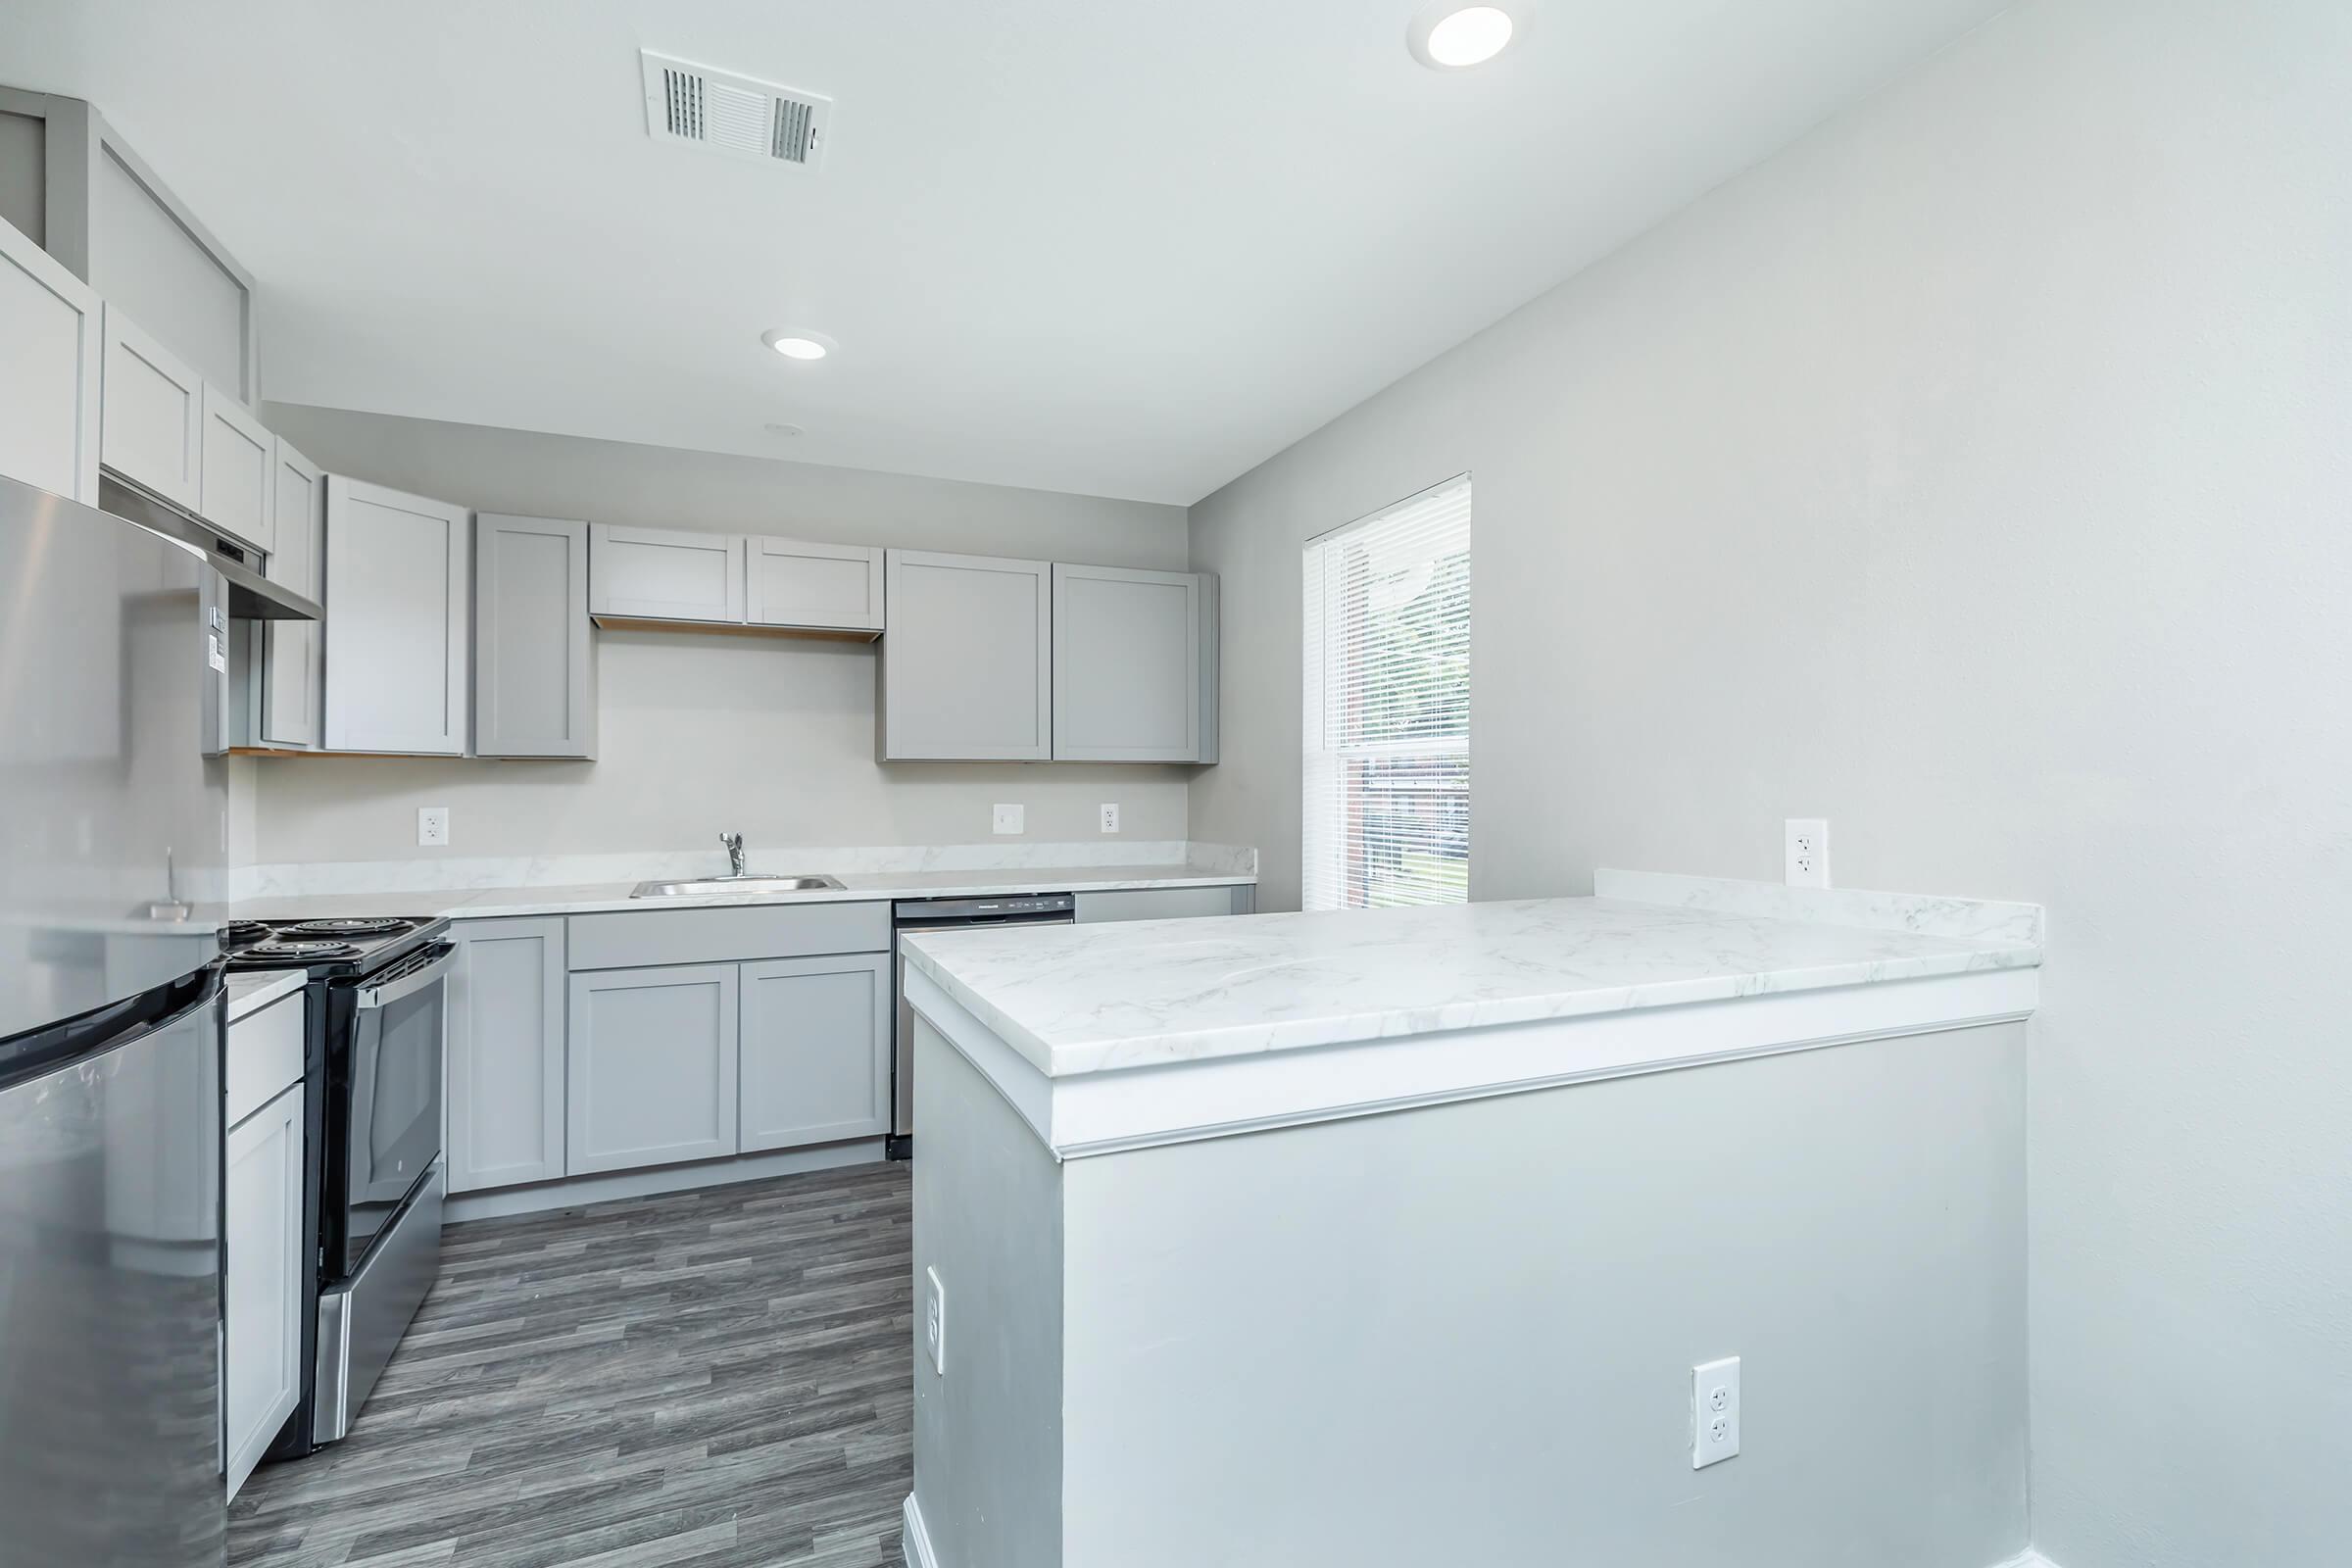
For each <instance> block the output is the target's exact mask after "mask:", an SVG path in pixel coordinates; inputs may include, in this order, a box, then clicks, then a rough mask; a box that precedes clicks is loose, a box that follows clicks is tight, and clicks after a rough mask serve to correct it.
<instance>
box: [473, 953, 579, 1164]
mask: <svg viewBox="0 0 2352 1568" xmlns="http://www.w3.org/2000/svg"><path fill="white" fill-rule="evenodd" d="M451 934H452V936H453V938H454V939H455V940H456V942H457V945H458V958H457V962H456V963H455V964H454V965H453V966H452V967H451V969H450V972H449V1102H448V1103H449V1190H450V1192H452V1193H453V1194H454V1193H471V1192H479V1191H482V1190H483V1189H485V1188H492V1187H514V1186H517V1185H519V1184H521V1183H523V1182H544V1181H554V1180H556V1179H558V1178H559V1177H561V1176H562V1175H563V1174H564V921H563V919H562V918H561V917H560V916H545V917H537V918H531V919H515V920H462V921H459V922H458V923H457V925H456V926H455V928H454V929H453V931H452V933H451Z"/></svg>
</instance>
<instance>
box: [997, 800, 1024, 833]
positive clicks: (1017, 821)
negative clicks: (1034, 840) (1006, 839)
mask: <svg viewBox="0 0 2352 1568" xmlns="http://www.w3.org/2000/svg"><path fill="white" fill-rule="evenodd" d="M1028 814H1029V812H1028V809H1026V808H1024V807H1019V806H1000V807H998V808H997V815H996V826H997V831H998V832H1000V833H1020V832H1025V831H1026V829H1024V828H1023V827H1022V826H1021V822H1022V819H1023V818H1025V817H1027V816H1028Z"/></svg>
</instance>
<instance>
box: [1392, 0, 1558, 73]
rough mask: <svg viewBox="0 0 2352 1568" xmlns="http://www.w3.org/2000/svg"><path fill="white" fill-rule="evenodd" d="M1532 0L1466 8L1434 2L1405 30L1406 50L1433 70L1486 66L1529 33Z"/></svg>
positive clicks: (1458, 1)
mask: <svg viewBox="0 0 2352 1568" xmlns="http://www.w3.org/2000/svg"><path fill="white" fill-rule="evenodd" d="M1533 9H1534V7H1533V5H1532V4H1531V3H1530V0H1513V3H1512V4H1510V5H1507V6H1500V5H1465V4H1463V3H1462V0H1435V3H1433V4H1430V5H1426V6H1423V7H1422V8H1421V9H1420V10H1419V11H1417V12H1415V13H1413V20H1412V23H1411V25H1409V26H1407V27H1406V28H1405V33H1404V42H1405V47H1406V48H1408V49H1410V50H1412V52H1413V58H1414V59H1415V60H1418V61H1420V62H1421V63H1422V64H1423V65H1425V66H1427V67H1429V68H1430V70H1432V71H1467V70H1469V69H1470V68H1471V67H1472V66H1483V65H1485V64H1486V63H1487V62H1488V61H1490V60H1493V59H1494V58H1495V56H1497V55H1499V54H1501V53H1503V52H1504V51H1505V50H1507V49H1509V48H1510V47H1511V46H1512V45H1514V44H1516V43H1517V42H1518V41H1519V40H1520V39H1521V38H1522V37H1524V36H1526V33H1527V19H1528V13H1529V12H1530V11H1532V10H1533Z"/></svg>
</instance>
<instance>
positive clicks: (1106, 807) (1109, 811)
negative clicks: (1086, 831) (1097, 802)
mask: <svg viewBox="0 0 2352 1568" xmlns="http://www.w3.org/2000/svg"><path fill="white" fill-rule="evenodd" d="M1118 830H1119V809H1118V807H1117V806H1116V805H1114V804H1113V803H1111V802H1109V801H1104V802H1103V832H1105V833H1116V832H1117V831H1118Z"/></svg>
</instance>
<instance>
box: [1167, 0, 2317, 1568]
mask: <svg viewBox="0 0 2352 1568" xmlns="http://www.w3.org/2000/svg"><path fill="white" fill-rule="evenodd" d="M2348 58H2352V11H2348V10H2347V9H2346V8H2345V7H2343V6H2342V5H2340V4H2337V3H2334V0H2266V3H2263V4H2256V5H2245V4H2236V3H2229V0H2181V3H2175V4H2166V5H2160V6H2146V5H2138V4H2130V3H2126V0H2040V3H2035V4H2028V5H2023V6H2020V7H2018V8H2017V9H2015V10H2013V11H2011V12H2009V13H2007V14H2005V15H2003V16H2002V17H2000V18H1998V19H1996V20H1995V21H1993V22H1991V23H1989V24H1987V25H1985V27H1983V28H1981V29H1980V30H1978V31H1977V32H1975V33H1973V34H1971V35H1969V36H1968V37H1966V38H1964V39H1962V40H1960V41H1959V42H1958V43H1956V44H1954V45H1953V46H1951V47H1950V48H1948V49H1946V50H1945V51H1943V52H1942V53H1941V54H1940V55H1938V56H1937V57H1936V58H1935V59H1934V60H1932V61H1930V62H1929V63H1928V64H1927V65H1926V66H1924V67H1923V68H1922V69H1920V70H1919V71H1917V72H1915V73H1911V74H1910V75H1908V76H1907V77H1906V78H1905V79H1903V80H1901V81H1899V82H1897V83H1895V84H1893V85H1891V86H1889V87H1888V88H1887V90H1885V91H1884V92H1883V93H1882V94H1881V95H1880V96H1879V97H1877V98H1876V99H1875V100H1873V101H1871V102H1868V103H1865V104H1863V105H1861V106H1859V107H1857V108H1856V109H1854V110H1852V111H1850V112H1848V113H1846V114H1844V115H1841V116H1840V117H1838V119H1836V120H1834V121H1832V122H1830V123H1827V124H1825V125H1823V126H1821V127H1820V128H1818V129H1817V130H1815V131H1814V132H1813V133H1812V134H1811V135H1809V136H1808V137H1807V138H1806V139H1804V140H1803V141H1801V142H1799V143H1798V144H1797V145H1795V146H1794V147H1793V148H1791V149H1789V151H1787V152H1785V153H1783V154H1782V155H1780V156H1778V157H1776V158H1774V159H1772V160H1770V161H1769V162H1767V163H1765V164H1764V165H1762V166H1760V167H1759V168H1757V169H1755V170H1753V171H1751V172H1748V173H1747V174H1745V175H1743V176H1741V177H1740V178H1739V179H1736V180H1734V181H1732V182H1731V183H1729V184H1727V185H1725V186H1723V187H1722V188H1720V189H1718V190H1716V191H1715V192H1713V193H1712V194H1711V195H1709V196H1707V197H1705V198H1703V199H1702V200H1700V201H1699V202H1698V203H1696V204H1695V205H1693V206H1692V207H1691V208H1689V209H1687V210H1686V211H1684V212H1683V213H1681V214H1680V215H1678V216H1676V217H1675V218H1673V219H1671V220H1670V221H1667V222H1665V223H1664V224H1662V225H1661V226H1659V227H1658V228H1657V229H1655V230H1653V231H1652V232H1650V233H1649V234H1647V235H1645V236H1644V237H1642V238H1641V239H1639V240H1637V241H1636V242H1634V243H1632V244H1631V245H1629V246H1627V247H1626V248H1625V249H1624V250H1622V251H1620V252H1619V253H1617V254H1615V255H1614V256H1612V257H1610V258H1608V259H1607V260H1605V261H1603V262H1601V263H1599V264H1598V265H1596V266H1594V267H1593V268H1591V269H1589V270H1586V271H1585V272H1583V273H1582V274H1580V275H1578V276H1576V277H1574V278H1572V279H1571V280H1569V281H1568V282H1566V283H1564V284H1562V285H1561V286H1559V287H1558V288H1556V289H1554V290H1552V291H1551V292H1550V293H1547V294H1545V295H1544V296H1542V297H1540V298H1538V299H1537V300H1535V301H1534V302H1533V303H1531V304H1529V305H1528V306H1526V307H1525V308H1523V309H1522V310H1520V311H1519V312H1517V313H1516V314H1514V315H1512V316H1510V317H1508V318H1506V319H1503V320H1502V321H1501V322H1499V323H1497V324H1496V325H1495V326H1494V327H1492V328H1490V329H1489V330H1487V331H1485V332H1484V333H1482V334H1480V335H1479V336H1477V337H1474V338H1472V339H1471V340H1469V341H1468V342H1466V343H1464V344H1463V345H1462V346H1460V347H1459V348H1457V349H1455V350H1453V351H1451V352H1449V353H1447V354H1446V355H1445V356H1443V357H1441V358H1440V359H1438V360H1436V361H1434V362H1432V363H1431V364H1430V365H1428V366H1427V367H1425V368H1422V369H1421V370H1419V371H1416V372H1415V373H1414V374H1412V375H1410V376H1408V377H1406V378H1405V379H1403V380H1402V381H1400V382H1398V383H1397V384H1396V385H1395V386H1393V387H1391V388H1389V389H1388V390H1387V391H1385V392H1383V393H1381V394H1379V395H1378V396H1376V397H1374V398H1372V399H1371V400H1370V401H1368V402H1366V403H1365V404H1363V405H1362V406H1360V407H1358V408H1356V409H1355V410H1353V411H1351V412H1350V413H1348V414H1347V415H1346V416H1344V417H1341V418H1339V419H1337V420H1335V421H1333V422H1332V423H1331V424H1329V425H1327V426H1325V427H1324V428H1323V429H1321V430H1319V431H1317V432H1315V433H1314V434H1312V435H1310V436H1308V437H1306V438H1305V439H1303V440H1301V441H1300V442H1299V443H1298V444H1297V445H1295V446H1293V447H1291V448H1290V449H1289V450H1287V451H1285V452H1283V453H1282V454H1280V455H1279V456H1277V457H1275V458H1273V459H1272V460H1270V461H1268V462H1267V463H1265V464H1264V465H1263V466H1260V467H1258V468H1256V469H1254V470H1252V471H1251V472H1250V473H1248V474H1246V475H1244V476H1243V477H1241V478H1239V479H1237V480H1235V481H1234V482H1233V483H1231V484H1230V485H1228V486H1226V487H1225V488H1224V489H1222V490H1220V491H1218V492H1217V493H1216V494H1215V495H1213V496H1210V497H1208V498H1207V499H1206V500H1204V501H1202V502H1201V503H1200V504H1199V505H1198V506H1197V507H1196V508H1195V509H1194V512H1193V550H1194V554H1193V565H1194V567H1195V569H1199V570H1209V571H1215V572H1217V573H1219V574H1220V575H1221V579H1222V582H1223V584H1224V589H1225V604H1224V611H1225V614H1224V623H1225V638H1226V641H1225V650H1224V652H1225V663H1226V668H1227V670H1228V671H1229V675H1228V678H1227V680H1226V681H1225V686H1224V708H1223V719H1224V723H1225V726H1226V748H1225V756H1226V759H1227V760H1226V761H1225V763H1224V764H1223V765H1222V766H1220V767H1217V768H1214V769H1211V770H1207V771H1205V772H1203V773H1201V775H1200V776H1199V777H1198V778H1197V779H1196V780H1195V782H1194V784H1193V789H1192V833H1193V835H1194V836H1195V837H1197V838H1201V839H1206V840H1214V841H1220V842H1227V843H1237V844H1255V845H1258V846H1259V847H1260V851H1261V856H1262V858H1261V860H1260V868H1261V875H1262V876H1263V881H1262V882H1261V884H1260V899H1261V901H1262V902H1263V904H1264V906H1265V907H1273V908H1283V907H1295V906H1296V903H1297V901H1298V896H1299V895H1298V880H1297V879H1298V869H1299V695H1298V688H1297V686H1296V684H1294V681H1295V676H1292V675H1289V674H1288V673H1287V672H1291V671H1296V670H1297V668H1298V665H1299V546H1300V544H1301V542H1302V541H1303V540H1304V539H1305V538H1307V537H1308V536H1310V535H1312V534H1315V533H1317V532H1320V531H1322V530H1324V529H1327V528H1330V527H1333V526H1335V525H1337V524H1340V523H1344V522H1346V521H1348V520H1349V519H1350V518H1353V517H1356V516H1360V515H1364V514H1365V513H1368V512H1371V511H1373V510H1374V509H1376V508H1378V507H1380V506H1381V505H1383V504H1384V503H1386V502H1389V501H1392V500H1395V499H1396V498H1397V497H1400V496H1404V495H1409V494H1411V493H1412V492H1413V491H1415V490H1417V489H1420V488H1421V487H1422V486H1424V485H1427V484H1429V483H1430V482H1432V481H1433V480H1436V479H1440V478H1443V477H1445V476H1446V475H1448V474H1451V473H1456V472H1460V471H1462V470H1464V469H1467V470H1469V471H1471V472H1472V473H1473V474H1475V476H1476V480H1477V490H1478V496H1477V517H1476V522H1475V533H1476V544H1475V547H1474V548H1475V556H1474V560H1475V565H1474V582H1475V586H1474V590H1473V600H1474V606H1475V608H1474V612H1473V613H1474V617H1475V619H1474V623H1473V648H1472V671H1473V673H1472V685H1473V690H1474V694H1475V696H1474V711H1473V718H1472V731H1471V755H1472V769H1473V780H1474V782H1473V786H1472V798H1473V802H1474V808H1473V828H1472V838H1471V843H1472V870H1471V885H1472V889H1473V891H1474V893H1475V894H1476V895H1477V896H1479V897H1481V898H1507V897H1519V896H1527V895H1537V894H1579V893H1584V892H1587V891H1589V889H1590V885H1591V884H1590V880H1589V878H1590V873H1591V868H1592V867H1593V865H1595V864H1609V865H1637V866H1651V867H1656V868H1659V869H1663V870H1677V871H1693V872H1707V873H1715V874H1731V875H1742V876H1755V877H1764V878H1777V877H1778V876H1779V875H1780V870H1781V867H1780V847H1779V846H1780V825H1781V819H1782V818H1784V817H1786V816H1791V815H1806V816H1810V815H1824V816H1827V817H1828V818H1829V819H1830V822H1831V825H1832V830H1831V846H1832V848H1831V863H1832V866H1833V868H1834V871H1835V874H1836V877H1837V880H1838V882H1839V883H1840V884H1843V885H1850V886H1860V887H1885V888H1920V889H1934V890H1937V891H1945V892H1951V893H1964V894H1979V895H1989V896H1997V897H2000V898H2010V899H2025V900H2035V901H2039V902H2041V903H2043V904H2045V905H2047V906H2048V908H2049V918H2050V930H2051V933H2052V939H2051V944H2050V951H2049V966H2048V968H2047V969H2046V970H2045V971H2044V972H2045V976H2046V979H2045V986H2044V993H2043V995H2044V999H2045V1000H2044V1004H2043V1006H2042V1008H2041V1011H2040V1012H2039V1013H2038V1014H2037V1016H2036V1017H2035V1019H2034V1024H2033V1036H2034V1044H2033V1051H2032V1057H2033V1081H2034V1094H2033V1114H2032V1122H2031V1126H2032V1137H2031V1147H2032V1157H2033V1191H2034V1222H2033V1230H2032V1251H2031V1261H2032V1270H2031V1272H2032V1280H2033V1316H2032V1322H2033V1345H2034V1356H2033V1360H2034V1447H2033V1453H2034V1458H2033V1482H2034V1487H2033V1493H2034V1515H2035V1517H2034V1535H2035V1541H2036V1544H2037V1545H2038V1546H2039V1548H2040V1549H2041V1550H2043V1551H2044V1552H2046V1553H2048V1555H2049V1556H2050V1557H2052V1558H2053V1559H2055V1560H2056V1561H2058V1562H2060V1563H2062V1564H2064V1565H2065V1568H2127V1565H2129V1568H2192V1565H2208V1564H2220V1563H2262V1564H2265V1565H2278V1568H2287V1565H2313V1564H2319V1563H2323V1562H2334V1561H2337V1560H2339V1559H2340V1556H2341V1553H2342V1551H2343V1542H2344V1540H2345V1538H2346V1536H2347V1534H2352V1493H2347V1491H2346V1489H2345V1487H2344V1486H2343V1484H2342V1471H2343V1462H2344V1459H2345V1457H2346V1454H2347V1452H2348V1451H2352V1450H2348V1449H2347V1445H2346V1440H2345V1439H2344V1437H2343V1436H2342V1435H2343V1434H2344V1433H2346V1432H2348V1431H2352V1378H2347V1377H2346V1376H2344V1375H2343V1370H2344V1365H2345V1346H2346V1345H2347V1343H2352V1231H2348V1230H2347V1228H2346V1226H2345V1225H2344V1223H2343V1215H2344V1214H2345V1213H2346V1212H2347V1210H2348V1209H2352V1141H2348V1140H2347V1139H2346V1138H2345V1136H2344V1130H2343V1129H2344V1108H2345V1106H2346V1104H2347V1103H2348V1102H2352V1062H2348V1059H2347V1056H2346V1054H2345V1052H2344V1049H2343V1047H2344V1039H2345V1024H2344V1017H2343V1003H2342V999H2341V997H2340V996H2339V995H2338V994H2337V993H2338V991H2339V990H2340V987H2339V986H2337V985H2336V984H2334V982H2333V978H2332V977H2334V976H2337V975H2340V974H2341V973H2342V970H2343V965H2344V946H2345V924H2344V916H2343V908H2344V904H2343V890H2344V889H2345V888H2346V887H2347V886H2352V836H2347V834H2346V831H2345V824H2346V822H2347V821H2348V820H2352V796H2348V795H2347V787H2346V782H2345V781H2346V779H2347V778H2348V777H2352V736H2348V735H2347V733H2346V730H2345V727H2344V725H2343V723H2342V719H2341V713H2342V703H2341V700H2340V696H2341V694H2340V686H2341V677H2342V672H2343V671H2345V670H2346V669H2352V617H2348V616H2346V615H2345V614H2344V613H2343V610H2342V605H2341V599H2342V591H2341V590H2342V587H2343V585H2344V584H2345V583H2347V582H2352V529H2347V528H2346V526H2345V509H2344V502H2345V498H2346V497H2347V496H2348V495H2352V447H2347V445H2346V442H2345V431H2346V430H2347V429H2352V357H2347V355H2346V354H2345V352H2344V345H2345V343H2346V342H2347V341H2352V293H2348V292H2347V289H2346V285H2345V279H2346V278H2348V277H2352V205H2348V204H2347V199H2346V193H2347V191H2352V92H2347V91H2346V75H2345V61H2346V60H2347V59H2348ZM1867 1197H1868V1195H1867V1194H1865V1195H1863V1199H1864V1203H1865V1209H1867ZM1889 1375H1892V1373H1891V1369H1889ZM1753 1376H1754V1374H1753V1373H1751V1378H1752V1377H1753ZM1756 1387H1757V1386H1756V1385H1755V1384H1754V1383H1752V1382H1751V1384H1750V1388H1751V1390H1755V1389H1756ZM1750 1398H1751V1402H1752V1406H1753V1409H1754V1410H1755V1412H1756V1415H1755V1424H1754V1425H1753V1426H1752V1427H1751V1429H1750V1431H1751V1434H1752V1435H1751V1438H1750V1442H1749V1453H1748V1455H1747V1456H1745V1457H1743V1458H1741V1459H1740V1460H1739V1461H1737V1463H1739V1464H1743V1465H1744V1464H1748V1463H1749V1462H1750V1460H1751V1459H1753V1458H1755V1457H1756V1456H1758V1455H1763V1454H1769V1453H1770V1452H1771V1451H1772V1447H1771V1443H1770V1440H1769V1439H1768V1438H1767V1437H1766V1435H1765V1433H1766V1428H1765V1425H1764V1421H1765V1417H1764V1412H1765V1411H1766V1410H1767V1409H1769V1408H1771V1407H1772V1405H1773V1403H1774V1401H1773V1400H1772V1399H1771V1398H1770V1397H1769V1396H1767V1395H1762V1394H1760V1393H1751V1396H1750ZM1889 1441H1891V1440H1889ZM1668 1555H1670V1554H1668V1553H1662V1552H1659V1551H1657V1550H1655V1549H1653V1548H1652V1547H1649V1546H1645V1547H1644V1548H1643V1549H1641V1550H1637V1551H1635V1552H1634V1553H1633V1557H1634V1558H1638V1559H1640V1560H1663V1559H1664V1558H1665V1557H1666V1556H1668Z"/></svg>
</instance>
